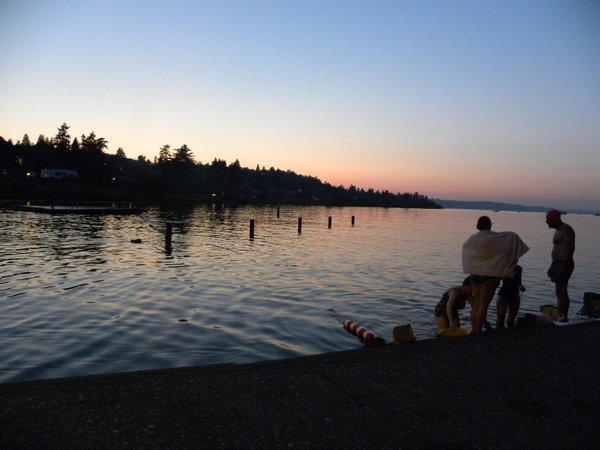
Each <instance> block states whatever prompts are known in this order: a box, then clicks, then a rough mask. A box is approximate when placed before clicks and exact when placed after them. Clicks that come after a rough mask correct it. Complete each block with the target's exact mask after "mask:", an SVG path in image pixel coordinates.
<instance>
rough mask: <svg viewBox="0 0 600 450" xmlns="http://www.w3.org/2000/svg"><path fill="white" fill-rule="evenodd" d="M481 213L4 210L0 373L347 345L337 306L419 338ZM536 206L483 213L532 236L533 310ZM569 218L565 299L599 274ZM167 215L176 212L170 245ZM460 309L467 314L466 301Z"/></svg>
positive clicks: (349, 338) (591, 227) (379, 327)
mask: <svg viewBox="0 0 600 450" xmlns="http://www.w3.org/2000/svg"><path fill="white" fill-rule="evenodd" d="M353 215H354V216H356V225H355V226H354V227H352V226H351V225H350V218H351V216H353ZM478 215H480V212H477V211H452V210H442V211H418V210H397V209H389V210H386V209H379V208H320V207H308V208H301V207H293V208H292V207H289V208H288V207H282V208H281V217H280V218H277V217H276V210H275V209H274V208H256V207H242V208H222V209H221V208H210V207H208V208H206V207H195V208H189V209H188V210H183V211H176V210H165V209H160V208H153V209H150V210H149V211H147V212H146V213H145V214H143V216H141V217H138V216H126V217H119V218H117V217H93V216H61V217H54V216H50V217H48V216H45V215H37V214H32V213H14V214H13V213H11V214H1V215H0V268H1V269H2V271H1V274H0V333H1V341H2V344H3V345H2V347H1V348H2V350H1V351H2V358H1V360H2V363H1V366H0V380H2V381H10V380H25V379H36V378H47V377H57V376H69V375H82V374H91V373H103V372H115V371H129V370H140V369H151V368H164V367H177V366H185V365H198V364H211V363H231V362H235V363H244V362H252V361H258V360H264V359H273V358H284V357H291V356H297V355H305V354H313V353H320V352H327V351H337V350H346V349H351V348H357V347H359V346H360V342H359V341H358V339H357V338H356V337H355V336H353V335H351V334H349V333H347V332H345V331H344V329H343V328H342V325H341V322H342V320H346V319H349V320H353V321H355V322H357V323H359V324H360V325H362V326H365V327H366V328H368V329H370V330H371V331H373V332H375V333H376V334H377V335H379V336H381V337H384V338H385V339H387V340H391V330H392V329H393V327H395V326H396V325H401V324H406V323H410V324H411V325H412V327H413V330H414V332H415V335H416V336H417V338H418V339H426V338H431V337H433V336H434V332H435V324H434V322H433V312H432V311H433V307H434V305H435V304H436V303H437V301H438V300H439V298H440V296H441V294H442V293H443V292H444V290H445V289H447V288H448V287H449V286H451V285H455V284H460V282H461V281H462V279H463V278H464V274H463V273H462V271H461V267H460V248H461V245H462V242H464V240H465V239H466V237H467V236H468V235H469V234H471V233H472V231H474V230H473V228H474V225H473V224H474V223H475V220H476V218H477V216H478ZM299 216H301V217H303V231H302V233H301V234H298V232H297V219H298V217H299ZM329 216H332V218H333V227H332V229H328V228H327V219H328V217H329ZM251 218H253V219H255V220H256V230H255V239H254V240H253V241H250V240H249V239H248V223H249V220H250V219H251ZM542 219H543V215H540V214H526V213H521V214H516V213H495V214H494V227H497V228H498V229H511V230H514V231H516V232H518V233H519V234H520V235H521V237H522V238H523V239H524V240H525V242H526V243H527V244H528V245H529V246H530V248H531V251H530V252H529V253H528V254H527V255H525V256H524V257H523V258H522V265H523V266H524V269H525V271H524V283H525V285H526V286H527V289H528V290H527V292H526V293H525V295H524V297H523V302H522V308H521V310H522V312H536V311H537V309H538V308H539V305H541V304H545V303H551V302H552V299H553V295H554V294H553V290H552V289H553V288H552V285H551V284H550V283H548V281H547V278H546V274H545V271H546V268H547V267H546V265H547V263H548V255H549V254H550V246H551V242H550V238H551V234H549V233H548V230H547V228H546V227H545V224H544V223H543V220H542ZM569 220H570V221H571V222H570V223H571V224H572V225H573V226H574V227H575V229H576V232H577V233H578V234H577V238H578V243H579V246H578V249H577V252H576V265H577V267H576V271H575V273H574V276H573V278H572V293H573V294H572V296H573V298H574V300H573V307H572V308H573V309H574V310H576V309H578V302H579V304H580V301H581V300H580V299H581V297H582V294H583V292H585V291H588V290H594V289H596V288H597V286H594V285H593V282H594V281H595V280H598V279H600V273H599V265H598V264H597V261H596V258H597V255H598V254H600V248H599V246H600V244H599V241H598V240H597V239H596V234H597V218H595V217H593V216H590V217H584V216H578V215H573V216H571V215H569ZM166 221H172V222H173V223H174V235H173V240H172V248H171V251H170V252H169V251H167V249H166V248H165V243H164V224H165V222H166ZM133 238H139V239H141V240H142V243H141V244H132V243H131V239H133ZM25 244H26V245H25ZM494 314H495V308H494V305H493V304H492V306H491V308H490V317H493V315H494ZM462 320H463V323H468V311H464V312H463V314H462Z"/></svg>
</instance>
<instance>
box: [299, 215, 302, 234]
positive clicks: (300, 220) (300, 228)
mask: <svg viewBox="0 0 600 450" xmlns="http://www.w3.org/2000/svg"><path fill="white" fill-rule="evenodd" d="M300 233H302V217H298V234H300Z"/></svg>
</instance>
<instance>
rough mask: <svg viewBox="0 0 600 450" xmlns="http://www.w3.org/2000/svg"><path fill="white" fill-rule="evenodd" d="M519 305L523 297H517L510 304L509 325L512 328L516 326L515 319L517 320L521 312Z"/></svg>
mask: <svg viewBox="0 0 600 450" xmlns="http://www.w3.org/2000/svg"><path fill="white" fill-rule="evenodd" d="M519 306H521V299H520V298H517V299H516V300H515V301H514V302H511V303H510V305H508V322H507V325H508V326H509V327H510V328H513V327H514V326H515V320H517V314H518V313H519Z"/></svg>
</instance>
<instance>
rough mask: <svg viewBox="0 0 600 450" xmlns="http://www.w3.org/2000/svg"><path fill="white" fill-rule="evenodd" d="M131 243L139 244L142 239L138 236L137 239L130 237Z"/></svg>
mask: <svg viewBox="0 0 600 450" xmlns="http://www.w3.org/2000/svg"><path fill="white" fill-rule="evenodd" d="M131 243H132V244H141V243H142V240H141V239H140V238H137V239H132V240H131Z"/></svg>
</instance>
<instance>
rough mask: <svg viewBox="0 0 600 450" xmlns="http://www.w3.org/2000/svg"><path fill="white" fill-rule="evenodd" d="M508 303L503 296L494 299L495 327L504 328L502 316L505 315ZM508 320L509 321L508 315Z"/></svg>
mask: <svg viewBox="0 0 600 450" xmlns="http://www.w3.org/2000/svg"><path fill="white" fill-rule="evenodd" d="M507 307H508V304H507V303H506V300H505V299H504V297H498V299H497V300H496V328H504V318H505V317H506V308H507ZM508 321H509V322H510V315H509V319H508Z"/></svg>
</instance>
